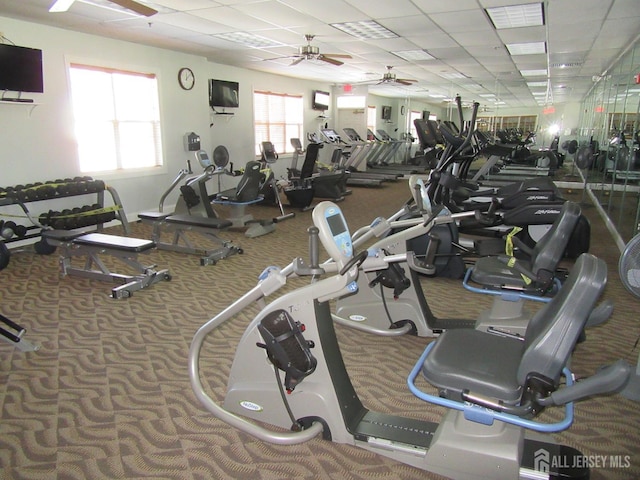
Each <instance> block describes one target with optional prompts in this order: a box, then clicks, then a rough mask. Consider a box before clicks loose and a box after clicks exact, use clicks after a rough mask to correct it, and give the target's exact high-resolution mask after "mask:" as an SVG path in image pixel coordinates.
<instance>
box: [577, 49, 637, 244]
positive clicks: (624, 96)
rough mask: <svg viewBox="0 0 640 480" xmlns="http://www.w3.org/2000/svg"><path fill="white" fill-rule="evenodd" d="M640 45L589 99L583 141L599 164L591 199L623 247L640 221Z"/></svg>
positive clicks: (591, 174) (590, 176)
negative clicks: (596, 204)
mask: <svg viewBox="0 0 640 480" xmlns="http://www.w3.org/2000/svg"><path fill="white" fill-rule="evenodd" d="M638 74H640V45H638V44H636V45H635V46H633V47H631V48H630V49H629V51H628V52H626V54H625V55H623V56H622V57H621V59H620V61H619V62H618V63H617V64H616V65H614V66H613V67H612V68H610V69H609V70H608V71H607V72H605V73H604V74H603V75H602V76H599V77H594V78H593V81H594V85H593V88H592V89H591V91H590V92H589V93H588V95H587V97H586V98H585V100H584V102H583V105H582V111H581V115H580V127H579V129H578V133H579V135H578V141H579V143H580V145H591V146H592V150H593V153H594V162H593V164H592V166H591V168H590V169H588V170H586V171H584V172H583V174H584V175H586V179H587V182H588V188H589V191H590V192H591V195H592V198H593V199H594V200H595V201H597V202H598V203H599V204H600V205H601V206H602V208H603V210H604V211H605V212H606V213H607V215H608V216H609V218H610V219H611V221H612V223H613V224H614V225H615V226H616V229H617V231H618V233H619V234H620V236H621V239H622V241H623V242H625V243H626V242H628V241H629V240H630V239H631V238H632V237H633V236H634V235H635V234H636V233H638V231H639V228H638V223H639V221H640V208H639V207H640V204H639V201H638V200H639V194H638V192H639V190H640V145H639V143H640V142H639V138H638V137H639V136H640V123H639V120H640V78H638Z"/></svg>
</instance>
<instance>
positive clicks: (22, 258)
mask: <svg viewBox="0 0 640 480" xmlns="http://www.w3.org/2000/svg"><path fill="white" fill-rule="evenodd" d="M575 195H577V198H578V199H579V195H580V194H579V193H577V194H575ZM408 196H409V192H408V188H407V186H406V183H405V182H398V183H397V184H395V185H388V186H386V187H384V188H381V189H354V193H353V195H351V196H349V197H347V198H346V200H345V201H344V202H343V203H342V204H341V207H342V208H343V210H344V212H345V215H346V217H347V220H348V221H349V224H350V226H351V230H352V231H354V230H355V229H356V228H357V227H359V226H362V225H364V224H368V223H370V221H371V220H372V219H373V217H374V216H376V215H389V214H391V213H393V212H395V211H396V210H397V209H398V208H399V207H400V205H401V204H402V202H404V201H405V200H406V199H407V198H408ZM583 210H584V212H585V214H586V215H587V216H588V217H589V218H590V220H591V225H592V249H591V251H592V253H594V254H595V255H598V256H600V257H601V258H603V259H605V260H606V262H607V264H608V267H609V283H608V286H607V288H606V291H605V298H609V299H612V300H613V301H614V303H615V312H614V314H613V317H612V318H611V319H610V321H609V322H608V323H607V324H606V325H604V326H600V327H596V328H593V329H592V330H590V331H589V333H588V338H587V341H586V342H584V343H582V344H580V345H579V346H578V347H577V349H576V351H575V354H574V359H573V365H572V366H573V370H574V371H575V373H576V374H577V375H578V376H580V375H589V374H591V373H593V372H594V371H595V370H596V369H598V368H599V367H600V366H601V365H604V364H608V363H611V362H613V361H614V360H615V359H617V358H620V357H622V358H625V359H626V360H627V361H629V363H632V364H634V365H635V363H636V361H637V359H638V350H637V349H636V350H634V342H635V341H636V339H637V338H638V336H639V335H640V325H639V324H638V321H637V318H638V316H637V312H638V310H639V308H640V300H639V299H636V298H634V297H632V296H631V295H630V294H629V293H627V292H626V291H625V290H624V288H623V286H622V285H621V283H620V281H619V279H618V274H617V261H618V257H619V252H618V250H617V249H616V247H615V244H614V243H613V242H612V241H611V239H610V236H609V234H608V232H607V231H606V229H605V227H604V224H603V222H602V221H601V220H600V219H599V218H598V217H597V212H596V211H595V209H594V208H592V207H589V206H586V205H585V206H584V209H583ZM252 212H253V213H254V215H255V216H256V217H263V218H269V217H271V216H274V215H275V214H276V210H275V209H274V208H271V207H256V208H254V209H253V210H252ZM310 218H311V212H297V213H296V217H295V218H294V219H291V220H288V221H286V222H283V223H279V224H277V228H276V232H274V233H272V234H269V235H266V236H263V237H260V238H255V239H249V238H246V237H244V236H243V235H242V234H241V233H239V232H229V233H225V234H222V235H221V236H222V237H223V238H228V239H231V240H233V241H234V242H235V243H237V244H239V245H240V246H241V247H242V248H243V249H244V254H242V255H235V256H233V257H230V258H228V259H225V260H223V261H220V262H219V263H218V264H217V265H215V266H207V267H201V266H200V265H199V260H198V258H197V257H195V256H189V255H184V254H179V253H171V252H163V251H153V252H152V253H150V254H149V256H148V261H149V263H153V264H157V265H158V268H169V269H170V271H171V274H172V277H173V280H172V281H171V282H160V283H158V284H156V285H154V286H152V287H151V288H149V289H145V290H142V291H139V292H136V293H134V295H133V297H131V298H129V299H123V300H114V299H111V298H110V296H109V293H110V289H111V285H109V284H107V283H102V282H98V281H92V280H87V279H80V278H74V277H67V278H62V279H61V278H60V277H59V268H58V258H57V255H55V254H54V255H51V256H39V255H36V254H34V253H32V252H30V251H25V252H23V253H18V252H14V254H13V255H12V258H11V262H10V264H9V266H8V268H6V269H4V270H3V271H2V272H0V281H1V282H2V288H1V289H0V312H1V313H2V314H4V315H6V316H8V317H9V318H11V319H13V320H14V321H16V322H18V323H21V324H23V325H24V326H25V327H26V328H27V329H28V333H27V337H26V338H28V339H29V340H31V341H33V342H36V343H39V344H41V345H42V348H41V349H40V350H39V351H37V352H29V353H23V352H20V351H19V350H17V349H15V348H14V347H12V346H11V345H9V344H7V343H5V342H1V343H0V377H1V378H2V381H1V382H0V478H3V479H47V480H49V479H51V478H59V479H65V480H66V479H92V480H97V479H140V478H156V479H185V480H187V479H188V480H191V479H194V480H196V479H223V478H234V479H235V478H237V479H245V478H246V479H265V480H266V479H293V478H295V479H302V478H308V479H318V478H331V479H371V478H379V479H389V480H391V479H425V478H438V477H437V476H435V475H433V474H430V473H427V472H423V471H420V470H417V469H415V468H412V467H408V466H405V465H403V464H400V463H397V462H394V461H392V460H389V459H386V458H383V457H380V456H377V455H374V454H372V453H369V452H366V451H364V450H361V449H358V448H355V447H352V446H347V445H339V444H335V443H330V442H326V441H323V440H320V439H315V440H312V441H311V442H308V443H306V444H302V445H298V446H293V447H285V446H277V445H270V444H267V443H263V442H260V441H258V440H256V439H254V438H252V437H250V436H248V435H246V434H244V433H240V432H238V431H237V430H235V429H233V428H231V427H229V426H227V425H226V424H224V423H222V422H221V421H219V420H217V419H215V418H213V417H212V416H211V415H210V414H209V413H207V412H206V411H205V410H204V409H203V408H202V407H201V405H200V404H199V403H198V401H197V400H196V398H195V396H194V394H193V393H192V390H191V387H190V384H189V380H188V374H187V353H188V349H189V344H190V342H191V339H192V337H193V334H194V332H195V331H196V329H197V328H198V327H199V326H201V325H202V324H203V323H204V322H206V321H207V320H208V319H210V318H211V317H213V316H214V315H215V314H216V313H217V312H219V311H220V310H221V309H223V308H224V307H225V306H227V305H228V304H229V303H230V302H231V301H232V300H233V299H235V298H237V297H238V296H240V295H241V294H243V293H244V292H245V291H246V290H248V289H249V288H251V287H252V286H253V285H255V282H256V278H257V275H258V274H259V273H260V272H261V271H262V270H263V269H264V268H265V267H266V266H268V265H281V266H283V265H286V264H288V263H289V262H290V261H291V260H292V259H293V257H295V256H302V257H304V258H308V257H307V256H308V253H307V236H306V229H307V227H309V226H310V225H311V220H310ZM109 233H115V234H121V231H120V230H119V229H118V228H113V229H110V230H109ZM132 233H133V236H136V237H141V238H150V228H149V227H148V226H146V225H142V224H139V223H135V224H133V225H132ZM143 259H145V260H146V259H147V258H146V256H143ZM422 286H423V288H424V289H425V291H427V296H428V299H429V301H430V302H431V306H432V309H433V310H434V311H435V313H436V314H438V313H439V314H441V315H445V314H446V315H447V316H460V317H466V318H475V317H476V316H477V315H478V314H479V313H480V311H481V310H482V309H484V308H486V307H488V305H489V303H490V299H487V298H484V297H486V296H481V295H474V294H472V293H469V292H467V291H465V290H464V289H463V288H462V286H461V285H460V282H459V281H454V280H446V279H425V280H423V282H422ZM253 314H255V310H253V311H248V312H245V313H243V314H242V315H239V316H237V318H236V319H234V320H233V321H232V322H230V323H228V324H225V325H224V326H222V327H221V328H220V329H219V330H217V331H216V332H215V334H212V335H211V336H210V338H209V339H208V340H207V342H206V343H205V351H204V352H203V357H202V363H203V368H205V369H206V371H207V374H208V377H207V379H206V384H207V385H206V386H207V388H208V389H210V392H211V394H212V395H213V396H214V397H215V398H217V399H219V400H222V398H223V395H224V392H225V389H226V378H227V375H228V372H229V368H230V364H231V361H232V358H233V352H234V348H235V342H236V341H237V339H238V338H239V336H240V335H241V334H242V332H243V328H244V326H245V325H246V324H247V322H248V321H249V320H250V318H251V315H253ZM336 329H337V332H338V336H339V341H340V345H341V348H342V351H343V355H344V357H345V362H346V365H347V369H348V371H349V373H350V375H351V376H352V379H353V382H354V385H355V388H356V390H357V391H358V394H359V395H360V396H361V399H362V400H363V403H364V404H365V405H367V406H368V407H369V408H371V409H372V410H378V411H382V412H388V413H397V414H400V415H406V416H409V417H413V418H425V419H428V420H433V421H438V419H439V418H440V416H441V415H442V413H443V410H442V409H440V408H434V407H431V406H429V405H427V404H424V403H422V402H420V401H419V400H417V399H415V398H414V397H413V395H411V394H410V393H409V392H408V391H407V388H406V384H405V380H406V375H407V373H408V370H409V368H410V365H412V364H413V362H414V361H415V359H416V358H417V357H418V356H419V354H420V353H421V352H422V350H423V349H424V346H425V345H426V343H427V342H428V339H424V338H417V337H402V338H395V339H389V338H381V337H375V336H370V335H365V334H359V333H356V332H354V331H351V330H348V329H345V328H343V327H339V326H338V327H336ZM547 415H550V416H551V417H553V416H554V415H558V414H556V413H555V412H550V413H547ZM555 438H556V440H557V441H559V442H562V443H565V444H568V445H571V446H573V447H576V448H578V449H579V450H581V451H582V452H583V453H584V454H585V455H605V456H610V455H611V456H627V455H628V456H629V458H630V465H629V466H628V467H626V468H611V467H610V466H608V467H604V468H602V467H598V468H594V469H593V471H592V478H611V479H613V478H615V479H634V478H640V408H639V404H638V403H635V402H632V401H629V400H626V399H624V398H622V397H621V396H620V395H615V396H610V397H598V398H594V399H589V400H586V401H583V402H581V403H579V404H577V406H576V419H575V422H574V425H573V426H572V427H571V428H570V429H569V430H567V431H565V432H563V433H562V434H559V435H556V436H555Z"/></svg>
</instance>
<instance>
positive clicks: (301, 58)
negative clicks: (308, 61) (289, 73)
mask: <svg viewBox="0 0 640 480" xmlns="http://www.w3.org/2000/svg"><path fill="white" fill-rule="evenodd" d="M303 60H304V57H298V58H296V59H295V60H294V61H293V62H291V63H290V64H289V66H290V67H293V66H294V65H298V64H299V63H300V62H301V61H303Z"/></svg>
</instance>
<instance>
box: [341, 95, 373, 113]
mask: <svg viewBox="0 0 640 480" xmlns="http://www.w3.org/2000/svg"><path fill="white" fill-rule="evenodd" d="M366 103H367V97H365V96H364V95H342V96H340V97H338V98H337V100H336V107H338V108H339V109H342V108H344V109H350V110H359V109H361V108H364V107H365V105H366Z"/></svg>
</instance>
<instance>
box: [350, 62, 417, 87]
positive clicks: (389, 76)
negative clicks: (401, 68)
mask: <svg viewBox="0 0 640 480" xmlns="http://www.w3.org/2000/svg"><path fill="white" fill-rule="evenodd" d="M392 68H393V67H392V66H390V65H387V71H386V73H385V74H384V75H382V78H381V79H379V80H378V81H377V83H376V85H380V84H382V83H398V84H400V85H411V84H413V83H415V82H417V80H409V79H408V78H396V74H395V73H393V72H392V71H391V69H392ZM371 82H372V81H371V80H368V81H366V82H362V83H371Z"/></svg>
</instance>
